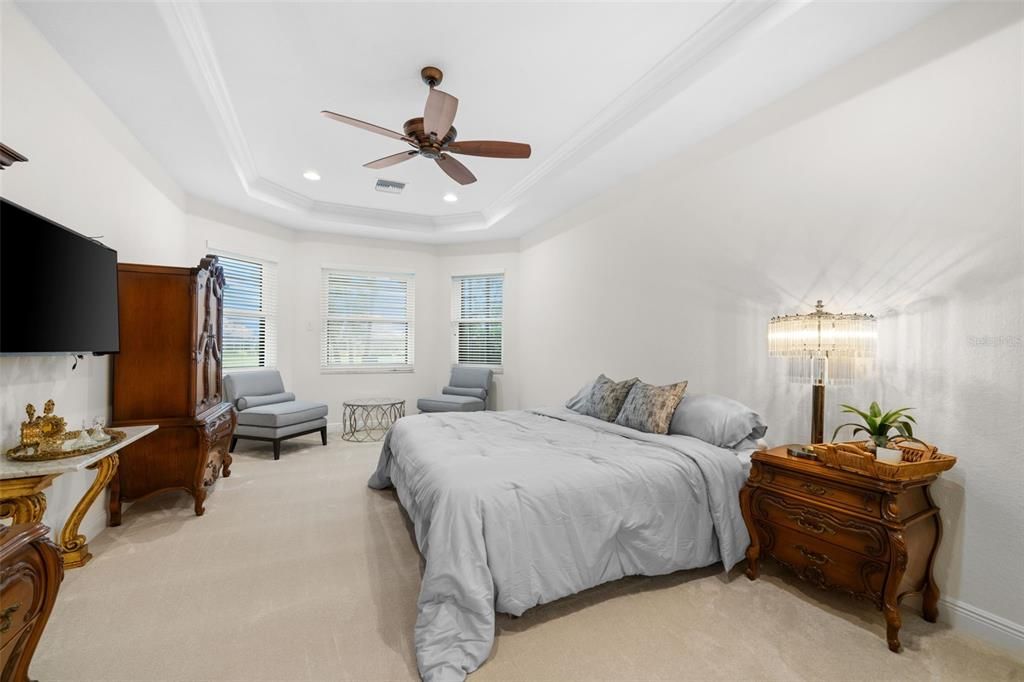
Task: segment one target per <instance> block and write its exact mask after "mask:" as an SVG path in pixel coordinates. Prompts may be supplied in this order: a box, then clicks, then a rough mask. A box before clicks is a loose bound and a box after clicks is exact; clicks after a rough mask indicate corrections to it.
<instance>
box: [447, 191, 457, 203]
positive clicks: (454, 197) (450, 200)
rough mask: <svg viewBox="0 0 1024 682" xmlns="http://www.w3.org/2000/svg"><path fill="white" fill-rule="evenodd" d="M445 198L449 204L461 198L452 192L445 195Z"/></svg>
mask: <svg viewBox="0 0 1024 682" xmlns="http://www.w3.org/2000/svg"><path fill="white" fill-rule="evenodd" d="M444 200H445V201H447V202H448V203H449V204H453V203H455V202H456V201H458V200H459V198H458V197H457V196H455V195H454V194H452V193H451V192H448V194H445V195H444Z"/></svg>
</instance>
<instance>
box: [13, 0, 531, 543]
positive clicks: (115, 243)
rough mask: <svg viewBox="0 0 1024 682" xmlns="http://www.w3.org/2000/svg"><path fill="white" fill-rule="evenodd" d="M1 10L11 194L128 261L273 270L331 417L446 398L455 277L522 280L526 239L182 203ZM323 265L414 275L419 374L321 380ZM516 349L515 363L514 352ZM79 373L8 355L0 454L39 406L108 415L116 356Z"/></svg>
mask: <svg viewBox="0 0 1024 682" xmlns="http://www.w3.org/2000/svg"><path fill="white" fill-rule="evenodd" d="M0 8H2V13H0V21H2V31H3V33H2V37H3V48H2V57H3V63H2V76H3V78H2V87H3V89H2V90H0V104H2V109H0V139H2V140H3V141H4V142H5V143H7V144H9V145H11V146H12V147H14V148H15V149H17V150H19V151H21V152H23V153H24V154H25V155H27V156H28V157H29V162H28V163H23V164H17V165H16V166H14V167H12V168H11V169H9V170H7V171H4V172H3V174H2V175H0V193H2V194H3V196H4V197H6V198H9V199H10V200H12V201H15V202H17V203H20V204H22V205H24V206H26V207H27V208H30V209H32V210H34V211H37V212H39V213H41V214H43V215H45V216H47V217H49V218H52V219H54V220H56V221H58V222H61V223H63V224H65V225H67V226H69V227H71V228H72V229H76V230H78V231H80V232H83V233H85V234H88V235H102V241H103V242H104V243H105V244H107V245H108V246H110V247H112V248H114V249H116V250H117V251H118V259H119V260H120V261H122V262H139V263H157V264H165V265H178V266H190V265H195V264H196V263H198V261H199V259H200V258H201V257H202V256H203V255H204V254H206V253H208V252H210V251H216V250H222V251H227V252H234V253H237V254H239V255H247V256H256V257H259V258H263V259H266V260H270V261H273V262H275V263H276V264H277V266H278V277H279V301H280V306H279V323H278V332H279V338H278V366H279V369H280V370H281V372H282V374H283V376H284V380H285V382H286V385H287V386H288V387H289V389H291V390H293V391H295V392H296V393H297V394H299V395H301V396H307V397H309V398H316V399H320V400H324V401H326V402H328V403H329V404H330V409H331V416H330V418H329V419H330V420H331V421H332V422H337V421H340V418H341V404H342V402H343V401H344V400H346V399H349V398H359V397H366V396H381V395H393V396H396V397H398V398H403V399H405V401H406V404H407V409H408V410H409V411H410V412H414V411H415V404H416V399H417V398H419V397H421V396H425V395H431V394H435V393H438V392H439V391H440V387H441V386H442V385H444V383H445V382H446V380H447V376H448V370H449V366H450V361H449V354H448V353H449V350H448V348H449V347H448V345H447V344H448V343H449V340H448V330H449V325H448V320H449V310H448V306H449V301H450V277H451V275H452V274H464V273H465V272H468V271H476V268H475V266H473V265H472V263H473V261H474V259H475V258H477V257H479V259H480V260H479V263H480V264H481V265H483V266H485V267H487V268H498V267H500V268H503V269H505V270H506V271H507V272H508V273H509V277H510V279H511V280H512V281H514V278H515V266H514V262H515V259H516V258H517V254H515V253H514V251H513V252H511V253H509V252H508V249H510V248H512V249H514V248H515V247H516V246H517V245H516V244H512V245H509V244H499V245H487V246H477V247H454V248H452V249H447V248H444V247H436V246H424V245H417V244H403V243H400V242H390V241H375V240H367V239H357V238H347V237H340V236H334V235H328V234H319V233H308V232H301V231H295V230H291V229H288V228H285V227H282V226H279V225H274V224H271V223H268V222H265V221H262V220H259V219H256V218H252V217H250V216H246V215H244V214H241V213H238V212H235V211H232V210H230V209H225V208H223V207H219V206H216V205H213V204H210V203H208V202H204V201H200V200H196V199H193V198H188V197H185V196H184V195H183V194H182V192H181V191H180V189H178V187H177V186H176V185H175V183H174V182H173V181H172V180H171V179H169V178H168V177H167V176H166V175H165V174H164V173H163V171H162V170H161V169H160V168H159V166H158V165H157V164H156V163H155V162H154V161H153V159H152V158H151V157H150V156H149V155H148V153H147V152H146V151H145V150H144V149H142V148H141V147H140V145H139V143H138V142H137V140H136V139H135V138H134V137H133V136H132V135H131V134H130V132H129V131H128V130H127V129H126V128H125V127H124V126H123V124H121V123H120V121H118V120H117V118H116V117H114V115H113V114H112V113H111V112H110V111H109V110H108V109H107V108H106V107H105V105H104V104H103V103H102V102H101V101H100V100H98V99H97V98H96V96H95V95H94V94H93V93H92V92H91V91H90V90H89V89H88V88H87V87H86V86H85V85H84V83H83V82H82V81H81V79H79V77H78V76H77V75H76V74H75V73H74V72H73V71H72V70H71V68H70V67H69V66H68V65H67V64H66V63H65V62H64V61H63V60H62V59H61V58H60V56H59V55H58V54H57V53H56V52H55V51H54V50H53V48H52V47H51V46H50V45H49V44H48V43H47V42H46V41H45V39H44V38H43V37H42V36H41V35H40V34H39V33H38V32H37V31H36V29H35V28H34V27H33V26H32V24H31V22H29V21H27V20H26V19H25V17H24V16H23V15H22V14H21V12H20V10H18V9H17V8H16V7H15V6H14V5H13V4H11V3H2V4H0ZM474 254H476V255H474ZM323 266H350V267H355V268H366V269H376V270H391V271H398V272H413V273H415V275H416V298H417V318H416V320H417V321H416V371H415V372H414V373H392V374H340V373H339V374H324V373H321V372H320V364H319V336H318V331H319V316H320V312H319V289H320V268H321V267H323ZM512 286H514V284H513V285H512ZM511 314H512V315H513V316H514V312H513V313H511ZM510 345H511V346H512V347H510V348H509V349H507V351H506V355H508V354H509V353H510V352H511V351H512V350H514V343H511V344H510ZM508 364H512V365H514V363H512V362H511V361H509V363H507V366H508ZM71 366H72V359H71V358H70V357H5V358H0V397H2V402H0V446H2V447H3V448H4V449H6V448H7V447H10V446H11V445H12V444H14V443H16V442H17V439H18V426H19V424H20V422H21V421H22V420H23V419H24V418H25V416H24V406H25V404H26V403H29V402H31V403H34V404H36V406H37V407H39V406H40V405H41V403H42V402H44V401H45V400H46V399H47V398H51V397H52V398H54V399H55V401H56V403H57V412H58V414H60V415H62V416H64V417H65V418H66V419H67V420H68V423H69V425H70V426H72V427H77V426H78V425H80V424H81V423H82V421H83V420H88V421H90V422H91V421H92V419H93V418H94V417H97V416H100V417H103V418H105V419H109V416H110V381H109V375H110V362H109V359H108V358H94V357H86V358H84V359H83V360H82V361H81V362H80V363H79V365H78V369H76V370H75V371H72V370H71ZM496 404H497V405H499V406H502V407H510V406H515V405H516V403H515V392H514V390H512V388H511V387H510V386H506V385H505V384H503V383H501V380H499V385H498V391H497V398H496ZM93 476H94V474H93V472H80V473H76V474H67V475H64V476H61V477H60V478H58V479H57V480H56V481H55V482H54V484H53V486H52V488H50V489H49V490H48V491H47V500H48V510H47V513H46V515H45V517H44V522H46V523H47V525H49V526H50V527H51V528H54V529H55V532H59V529H60V528H61V527H62V526H63V524H64V521H65V519H66V518H67V516H68V513H69V512H70V510H71V509H72V507H73V506H74V505H75V504H76V503H77V501H78V500H79V499H80V498H81V496H82V493H83V492H84V491H85V489H86V488H87V487H88V486H89V484H90V483H91V481H92V479H93ZM104 515H105V505H104V504H103V503H102V500H100V501H98V502H97V503H96V504H95V505H94V506H93V508H92V510H91V511H90V513H89V514H88V515H87V516H86V518H85V520H84V522H83V524H82V531H83V532H84V533H85V535H86V536H87V537H90V538H91V537H95V536H96V535H97V534H98V533H100V532H102V531H103V530H104V528H105V516H104Z"/></svg>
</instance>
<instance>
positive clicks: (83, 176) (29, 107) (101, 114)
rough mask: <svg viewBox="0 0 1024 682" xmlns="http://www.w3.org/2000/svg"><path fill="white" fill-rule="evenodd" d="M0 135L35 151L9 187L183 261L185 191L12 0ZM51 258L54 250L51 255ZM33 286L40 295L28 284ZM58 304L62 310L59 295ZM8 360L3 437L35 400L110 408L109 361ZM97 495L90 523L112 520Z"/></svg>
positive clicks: (79, 409) (73, 419) (82, 224)
mask: <svg viewBox="0 0 1024 682" xmlns="http://www.w3.org/2000/svg"><path fill="white" fill-rule="evenodd" d="M0 22H2V29H0V30H2V37H3V40H2V43H3V45H2V48H0V49H2V52H0V55H2V67H0V68H2V71H0V73H2V78H0V83H2V90H0V105H2V109H0V139H2V140H3V141H4V142H5V143H6V144H8V145H10V146H12V147H13V148H14V149H16V150H19V151H21V152H22V153H23V154H25V155H26V156H28V158H29V162H28V163H19V164H17V165H16V166H14V167H12V168H10V169H8V170H5V171H3V173H2V174H0V193H2V194H3V196H4V197H6V198H8V199H10V200H12V201H14V202H16V203H19V204H22V205H24V206H26V207H28V208H31V209H33V210H35V211H37V212H40V213H42V214H44V215H46V216H47V217H49V218H52V219H54V220H56V221H58V222H62V223H65V224H67V225H69V226H72V227H73V228H75V229H77V230H78V231H80V232H82V233H84V234H87V235H90V236H99V235H102V237H103V239H102V241H103V242H104V243H105V244H107V245H109V246H112V247H113V248H116V249H117V250H118V252H119V253H118V256H119V257H120V258H121V259H122V260H130V261H141V262H146V263H160V264H177V263H180V262H182V260H183V259H184V257H185V253H186V235H185V229H184V219H183V214H182V211H181V209H180V204H181V202H182V201H183V196H182V195H181V193H180V192H179V191H177V189H176V188H175V187H174V185H173V183H172V182H171V181H170V180H169V179H168V178H167V177H166V176H164V175H163V173H162V172H161V171H160V169H159V168H158V167H157V166H156V165H155V164H154V163H153V162H152V160H151V159H149V157H148V156H147V154H146V153H145V151H144V150H142V148H141V147H140V146H139V144H138V143H137V142H136V141H135V140H134V138H132V137H131V135H130V134H129V133H128V132H127V130H126V129H125V128H124V127H123V126H122V125H121V123H120V122H119V121H118V120H117V119H116V118H115V117H114V116H113V115H112V114H111V113H110V111H109V110H108V109H106V107H105V106H104V105H103V104H102V103H101V102H100V101H99V100H98V99H97V98H96V97H95V95H94V94H93V93H92V92H91V91H90V90H89V89H88V88H87V87H86V86H85V85H84V84H83V83H82V81H81V80H80V79H79V78H78V77H77V76H76V75H75V74H74V72H72V71H71V69H70V68H69V67H68V66H67V64H66V63H64V61H63V60H62V59H61V58H60V57H59V56H58V55H57V53H56V52H55V51H54V50H53V49H52V48H51V47H50V46H49V44H48V43H46V41H45V39H43V38H42V37H41V36H40V35H39V33H38V32H37V31H36V30H35V28H34V27H33V26H32V25H31V23H29V22H28V21H27V20H26V19H25V18H24V16H23V15H22V14H21V13H20V11H19V10H17V9H16V8H15V7H14V6H13V5H12V4H11V3H2V4H0ZM40 257H45V254H40ZM26 284H27V288H26V295H31V288H32V283H31V282H28V283H26ZM47 310H48V311H51V312H53V313H55V314H59V313H60V302H59V301H54V302H50V305H48V306H47ZM71 365H72V363H71V359H70V358H68V357H20V358H0V385H2V387H3V393H2V396H3V400H2V402H0V443H2V444H3V447H4V448H5V449H6V448H7V447H10V446H11V444H13V443H16V442H17V433H18V424H19V423H20V422H21V421H22V420H23V419H24V418H25V413H24V407H25V404H26V403H29V402H31V403H34V404H35V405H36V407H37V408H39V406H40V405H41V403H43V402H44V401H45V400H46V399H47V398H50V397H52V398H54V399H55V400H56V402H57V411H58V414H61V415H63V416H65V417H66V418H67V420H68V423H69V425H70V426H71V427H75V428H77V427H78V426H80V425H81V423H82V420H83V419H89V420H90V421H91V419H92V418H93V417H96V416H102V417H104V418H109V415H110V407H109V403H110V401H109V359H107V358H93V357H87V358H85V359H84V360H83V361H82V362H80V363H79V366H78V369H77V370H75V371H72V370H71ZM93 476H94V474H93V472H81V473H77V474H69V475H66V476H62V477H60V478H59V479H57V481H56V482H55V483H54V485H53V487H52V489H51V490H50V491H49V492H48V494H47V498H48V502H49V510H48V512H47V514H46V516H45V518H44V520H45V521H46V523H47V524H48V525H50V526H51V527H56V528H57V529H59V528H60V527H61V526H62V525H63V519H64V518H65V517H66V516H67V512H68V511H69V510H70V509H71V507H73V506H74V504H75V503H76V502H77V500H78V499H79V498H80V497H81V495H82V493H83V492H84V491H85V489H86V488H87V487H88V485H89V483H90V482H91V479H92V477H93ZM102 506H103V505H102V504H97V505H96V508H94V509H93V511H92V513H90V514H89V516H88V517H87V518H86V520H85V522H84V523H83V525H82V528H83V530H84V531H85V532H86V534H87V535H95V533H96V532H98V531H99V530H100V529H102V528H103V525H104V519H103V516H102V510H101V509H100V508H101V507H102Z"/></svg>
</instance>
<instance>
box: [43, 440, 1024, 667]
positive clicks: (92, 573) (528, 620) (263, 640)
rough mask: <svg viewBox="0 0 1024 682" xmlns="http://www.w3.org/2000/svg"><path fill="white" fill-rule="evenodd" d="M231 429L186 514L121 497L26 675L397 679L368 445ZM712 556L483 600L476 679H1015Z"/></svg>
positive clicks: (390, 531)
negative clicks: (707, 564) (250, 439)
mask: <svg viewBox="0 0 1024 682" xmlns="http://www.w3.org/2000/svg"><path fill="white" fill-rule="evenodd" d="M318 438H319V437H318V436H314V437H310V438H303V439H297V440H293V441H291V442H290V443H286V444H285V447H284V452H283V454H282V457H281V460H280V461H278V462H275V461H273V460H272V459H271V454H270V448H269V447H261V446H258V445H250V446H246V445H244V444H240V446H239V452H238V453H236V457H235V466H234V473H233V475H232V477H231V478H229V479H226V480H222V481H221V482H220V483H218V488H217V491H216V492H215V493H214V494H213V495H212V496H211V497H210V499H209V501H208V503H207V512H206V516H204V517H203V518H196V517H194V516H192V514H191V509H192V505H191V503H190V502H189V501H188V500H187V498H186V497H185V495H183V494H182V495H178V494H170V495H167V496H164V497H162V498H158V499H156V500H153V501H150V502H145V503H140V504H139V505H136V506H134V507H132V508H130V509H128V510H127V511H126V513H125V516H124V525H123V526H122V527H120V528H112V529H109V530H107V531H106V532H105V533H103V534H102V535H101V536H99V537H98V538H97V539H96V540H95V541H94V542H93V543H92V551H93V553H94V555H95V558H94V559H93V561H92V563H90V564H89V565H88V566H86V567H85V568H82V569H79V570H75V571H69V572H68V574H67V578H66V579H65V581H64V585H63V587H62V589H61V593H60V598H59V599H58V602H57V606H56V608H55V610H54V614H53V617H52V619H51V621H50V625H49V627H48V628H47V630H46V634H45V636H44V638H43V640H42V642H41V643H40V648H39V651H38V652H37V653H36V657H35V662H34V665H33V668H32V671H31V672H32V674H33V677H36V678H38V679H40V680H43V681H51V680H408V679H415V678H416V664H415V658H414V655H413V649H412V628H413V621H414V619H415V615H416V594H417V592H418V590H419V577H420V558H419V555H418V553H417V552H416V549H415V547H414V545H413V541H412V539H411V537H410V535H409V530H408V528H407V526H406V522H405V520H404V517H403V515H402V513H401V512H400V510H399V507H398V504H397V502H396V501H395V499H394V497H393V496H392V494H391V493H390V492H383V493H382V492H375V491H371V490H369V489H367V488H366V478H367V476H368V474H369V472H370V471H371V470H372V468H373V466H374V464H375V462H376V455H377V451H378V446H376V445H369V446H350V445H345V444H343V443H342V441H340V440H339V439H338V438H337V437H336V436H335V437H333V438H334V442H333V443H332V444H331V445H329V446H328V447H321V446H320V445H319V442H318ZM765 573H766V575H765V576H764V577H763V578H762V579H761V580H759V581H757V582H750V581H748V580H747V579H746V578H744V577H743V576H742V575H741V574H740V573H739V570H736V571H734V572H733V575H732V576H731V579H728V580H726V579H725V578H724V577H723V576H721V575H719V574H718V571H717V569H715V568H710V569H704V570H700V571H689V572H683V573H678V574H675V575H672V576H665V577H661V578H630V579H625V580H621V581H619V582H616V583H613V584H610V585H605V586H602V587H599V588H596V589H594V590H590V591H588V592H586V593H583V594H580V595H576V596H573V597H569V598H567V599H563V600H560V601H558V602H556V603H553V604H548V605H545V606H541V607H538V608H536V609H534V610H532V611H530V612H528V613H527V614H525V615H524V616H523V617H522V618H519V619H512V618H509V617H505V616H501V617H499V621H498V624H499V632H498V636H497V639H496V643H495V647H494V651H493V654H492V656H491V659H490V660H489V661H488V662H487V663H485V664H484V666H483V667H482V668H481V669H480V670H479V671H478V672H477V673H475V674H474V675H473V676H472V677H471V679H472V680H473V681H474V682H479V681H483V680H683V679H687V680H711V679H719V680H745V679H751V680H753V679H772V680H856V679H862V680H879V679H899V680H917V679H920V680H925V679H928V680H936V679H944V680H965V679H976V680H1007V679H1018V680H1024V664H1022V663H1021V662H1019V661H1014V660H1012V659H1011V658H1008V657H1006V656H1004V655H1002V654H999V653H997V652H995V651H994V650H992V649H989V648H987V647H986V646H984V645H983V644H981V643H979V642H976V641H974V640H971V639H968V638H966V637H962V636H959V635H955V634H953V633H952V632H951V631H950V630H949V629H948V628H946V627H945V626H942V625H933V624H929V623H926V622H924V621H923V620H921V619H920V618H919V617H917V615H916V614H914V613H912V612H911V611H910V610H909V609H906V610H905V612H904V621H905V623H906V624H905V627H904V629H903V635H902V637H903V642H904V645H905V651H904V653H902V654H900V655H896V654H891V653H889V651H888V650H887V649H886V646H885V642H884V638H883V636H884V628H883V626H882V619H881V617H880V615H879V614H878V613H877V612H875V611H874V610H872V609H871V608H870V607H866V606H864V605H861V604H858V603H856V602H854V601H852V600H848V599H845V598H842V597H840V596H838V595H836V596H831V595H827V594H824V593H821V592H819V591H818V590H817V589H815V588H811V587H807V586H804V585H797V584H795V583H794V582H793V581H792V580H790V579H788V578H787V577H786V575H785V573H784V572H783V571H782V570H781V569H776V568H773V567H772V566H770V565H769V566H766V569H765Z"/></svg>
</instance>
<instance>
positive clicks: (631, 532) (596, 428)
mask: <svg viewBox="0 0 1024 682" xmlns="http://www.w3.org/2000/svg"><path fill="white" fill-rule="evenodd" d="M744 479H745V467H744V466H743V465H742V464H741V462H740V460H739V459H738V458H737V456H736V453H735V452H733V451H731V450H723V449H721V448H717V447H715V446H713V445H709V444H708V443H705V442H703V441H700V440H697V439H695V438H688V437H685V436H658V435H652V434H646V433H640V432H639V431H635V430H633V429H628V428H625V427H621V426H617V425H615V424H609V423H607V422H603V421H601V420H598V419H594V418H591V417H585V416H582V415H579V414H577V413H575V412H572V411H571V410H567V409H564V408H563V409H558V410H538V411H532V412H474V413H468V414H458V413H440V414H430V415H417V416H412V417H406V418H403V419H401V420H399V421H398V422H397V423H396V424H395V425H394V426H393V427H392V429H391V431H390V432H389V434H388V436H387V438H386V440H385V442H384V447H383V449H382V451H381V455H380V461H379V464H378V466H377V470H376V472H375V473H374V474H373V476H372V477H371V478H370V482H369V484H370V486H371V487H373V488H385V487H388V486H392V485H393V486H394V487H395V489H396V490H397V492H398V497H399V499H400V500H401V502H402V505H403V506H404V507H405V509H406V511H407V512H408V513H409V516H410V517H411V519H412V521H413V523H414V525H415V528H416V541H417V543H418V544H419V548H420V552H421V553H422V554H423V557H424V559H425V561H426V569H425V572H424V574H423V582H422V586H421V590H420V597H419V615H418V617H417V620H416V630H415V641H416V658H417V663H418V665H419V670H420V674H421V675H422V676H423V678H424V679H425V680H427V681H428V682H434V681H439V680H462V679H464V678H465V676H466V674H467V673H470V672H472V671H473V670H476V669H477V668H478V667H479V666H480V665H481V664H482V663H483V662H484V661H485V660H486V658H487V655H488V654H489V653H490V650H491V645H492V643H493V640H494V613H495V611H496V610H497V611H501V612H503V613H511V614H514V615H519V614H521V613H523V612H524V611H526V610H527V609H529V608H530V607H531V606H535V605H537V604H542V603H545V602H549V601H552V600H555V599H558V598H560V597H564V596H567V595H570V594H573V593H575V592H579V591H580V590H584V589H587V588H589V587H593V586H595V585H599V584H601V583H604V582H607V581H610V580H616V579H618V578H621V577H623V576H627V575H659V574H665V573H671V572H673V571H677V570H680V569H684V568H696V567H700V566H707V565H709V564H713V563H715V562H717V561H719V560H721V561H722V562H723V563H724V564H725V568H726V569H729V568H731V567H732V566H733V565H734V564H735V563H736V562H738V561H739V560H740V559H741V558H742V555H743V552H744V551H745V549H746V547H747V545H748V544H749V537H748V535H747V531H746V529H745V527H744V525H743V520H742V518H741V515H740V510H739V503H738V492H739V489H740V487H741V486H742V485H743V481H744Z"/></svg>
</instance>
